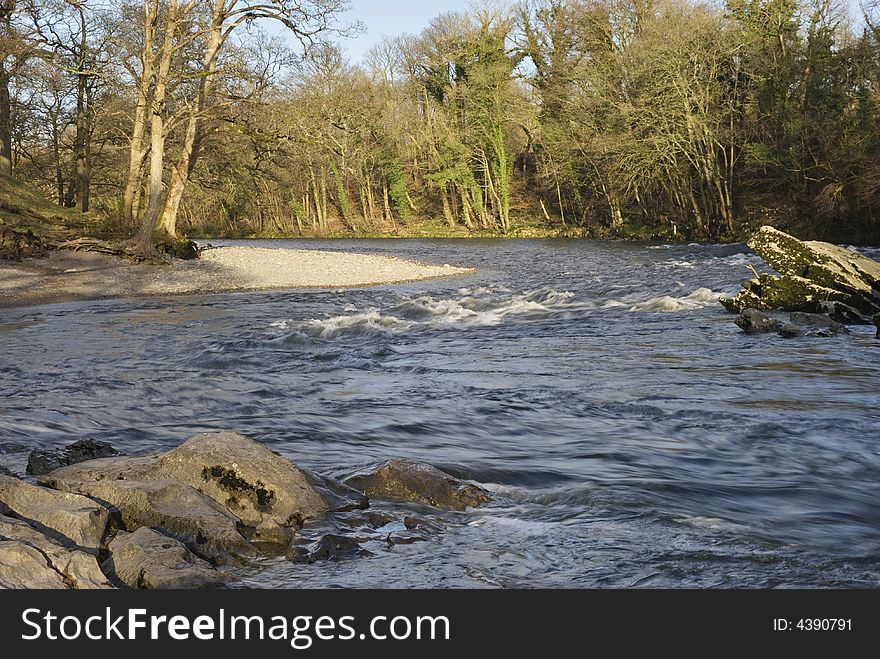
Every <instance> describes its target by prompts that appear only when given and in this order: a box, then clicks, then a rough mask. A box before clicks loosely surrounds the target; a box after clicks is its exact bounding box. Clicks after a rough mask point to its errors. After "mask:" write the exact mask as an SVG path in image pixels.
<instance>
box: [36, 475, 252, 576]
mask: <svg viewBox="0 0 880 659" xmlns="http://www.w3.org/2000/svg"><path fill="white" fill-rule="evenodd" d="M68 469H71V468H69V467H66V468H65V469H64V470H59V472H54V473H52V474H50V475H49V476H46V477H44V478H43V479H41V482H44V483H46V484H48V485H51V486H52V487H56V488H58V489H61V490H65V491H69V492H76V493H79V494H83V495H86V496H89V497H92V498H93V499H96V500H98V501H101V502H103V503H105V504H106V505H107V506H109V507H110V508H111V509H112V511H113V512H114V514H115V516H116V521H117V523H118V524H119V525H120V526H121V527H122V528H123V529H125V530H127V531H135V530H137V529H139V528H140V527H142V526H146V527H148V528H152V529H157V530H160V531H162V532H163V533H165V534H166V535H170V536H173V537H176V538H178V539H180V540H181V541H183V542H184V543H186V545H187V547H189V548H190V550H192V551H193V552H195V553H196V554H198V555H199V556H202V557H204V558H207V559H209V560H211V561H213V562H215V563H234V562H236V561H237V560H238V559H240V558H241V557H245V556H251V555H253V554H254V553H255V552H254V549H253V547H251V545H250V544H249V543H248V542H247V540H245V538H244V537H243V536H242V535H241V533H239V531H238V527H239V525H240V520H239V519H238V518H237V517H236V516H235V515H233V514H232V513H230V512H229V511H228V510H226V509H225V508H223V507H222V506H220V505H219V504H218V503H217V502H216V501H214V500H213V499H211V498H209V497H207V496H205V495H204V494H202V493H201V492H199V491H198V490H196V489H194V488H192V487H190V486H188V485H186V484H184V483H179V482H175V481H169V480H158V481H130V480H97V481H86V480H76V479H74V478H70V477H69V474H68V475H67V477H62V475H59V474H60V473H61V472H63V471H67V470H68Z"/></svg>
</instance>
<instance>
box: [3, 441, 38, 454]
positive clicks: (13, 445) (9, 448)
mask: <svg viewBox="0 0 880 659" xmlns="http://www.w3.org/2000/svg"><path fill="white" fill-rule="evenodd" d="M30 448H31V447H30V446H26V445H25V444H21V443H19V442H0V455H6V454H7V453H27V452H28V451H29V450H30Z"/></svg>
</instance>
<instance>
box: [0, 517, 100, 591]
mask: <svg viewBox="0 0 880 659" xmlns="http://www.w3.org/2000/svg"><path fill="white" fill-rule="evenodd" d="M0 540H2V542H0V588H112V587H113V586H112V584H110V582H109V581H108V580H107V577H105V576H104V573H103V572H101V568H100V567H99V566H98V561H97V560H96V559H95V557H94V556H93V555H92V554H88V553H86V552H84V551H79V550H78V549H72V548H70V547H65V546H63V545H61V544H60V543H59V542H58V541H57V540H55V539H53V538H50V537H49V536H48V535H45V534H43V533H41V532H40V531H38V530H37V529H35V528H33V527H31V526H29V525H28V524H26V523H25V522H23V521H22V520H19V519H13V518H11V517H7V516H5V515H0ZM7 543H8V544H7ZM25 547H26V548H25ZM7 552H8V553H7ZM35 552H36V553H35ZM37 554H39V555H40V556H41V557H42V559H41V561H40V562H39V564H38V565H35V564H34V563H33V562H32V561H31V559H32V558H33V557H35V556H37ZM52 573H54V574H52ZM59 579H60V582H59ZM46 583H51V584H55V585H51V586H48V585H45V584H46Z"/></svg>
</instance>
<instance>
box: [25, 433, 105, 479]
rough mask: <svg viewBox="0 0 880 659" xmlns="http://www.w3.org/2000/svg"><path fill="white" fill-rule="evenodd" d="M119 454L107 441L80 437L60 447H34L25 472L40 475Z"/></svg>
mask: <svg viewBox="0 0 880 659" xmlns="http://www.w3.org/2000/svg"><path fill="white" fill-rule="evenodd" d="M116 455H119V451H117V450H116V449H115V448H113V447H112V446H111V445H110V444H108V443H107V442H100V441H97V440H95V439H81V440H80V441H78V442H74V443H73V444H70V445H69V446H65V447H64V448H62V449H35V450H33V451H31V453H30V455H29V456H28V464H27V473H29V474H32V475H34V476H42V475H43V474H48V473H49V472H50V471H54V470H55V469H58V468H59V467H65V466H67V465H72V464H76V463H78V462H85V461H86V460H95V459H97V458H110V457H113V456H116Z"/></svg>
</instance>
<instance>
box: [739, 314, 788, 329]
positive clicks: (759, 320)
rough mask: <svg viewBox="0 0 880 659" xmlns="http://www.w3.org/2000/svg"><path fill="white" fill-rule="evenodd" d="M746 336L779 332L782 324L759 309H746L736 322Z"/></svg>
mask: <svg viewBox="0 0 880 659" xmlns="http://www.w3.org/2000/svg"><path fill="white" fill-rule="evenodd" d="M734 322H735V323H736V324H737V326H738V327H739V328H740V329H741V330H742V331H743V332H745V333H746V334H765V333H767V332H778V331H779V330H780V328H781V327H782V323H781V322H780V321H779V320H777V319H776V318H774V317H773V316H770V315H769V314H766V313H764V312H763V311H759V310H758V309H745V310H743V312H742V313H741V314H740V315H739V317H738V318H737V319H736V320H735V321H734Z"/></svg>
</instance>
